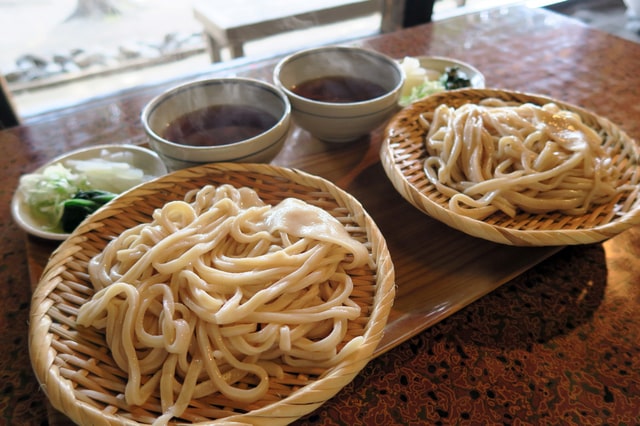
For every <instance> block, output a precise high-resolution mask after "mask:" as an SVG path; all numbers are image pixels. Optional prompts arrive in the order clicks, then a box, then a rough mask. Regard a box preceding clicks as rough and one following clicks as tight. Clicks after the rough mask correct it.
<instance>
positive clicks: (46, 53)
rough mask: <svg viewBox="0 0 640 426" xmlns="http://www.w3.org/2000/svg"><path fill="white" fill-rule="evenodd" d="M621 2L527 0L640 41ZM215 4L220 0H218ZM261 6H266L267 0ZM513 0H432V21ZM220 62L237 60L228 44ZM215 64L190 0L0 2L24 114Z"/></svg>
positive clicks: (299, 39) (318, 32) (314, 31)
mask: <svg viewBox="0 0 640 426" xmlns="http://www.w3.org/2000/svg"><path fill="white" fill-rule="evenodd" d="M625 1H635V0H555V1H554V0H548V1H544V0H531V1H527V2H525V3H527V4H528V5H531V6H533V7H549V8H551V9H554V10H556V11H558V12H560V13H565V14H568V15H572V16H574V17H576V18H578V19H580V20H582V21H584V22H585V23H588V24H590V25H593V26H596V27H599V28H601V29H603V30H604V31H607V32H610V33H613V34H616V35H619V36H621V37H625V38H628V39H630V40H634V41H638V42H640V36H639V29H640V26H639V25H638V22H640V21H638V18H637V17H636V16H634V15H633V14H632V13H630V11H629V9H628V8H627V5H626V4H625V3H624V2H625ZM213 3H215V2H213ZM257 3H258V2H256V1H255V0H254V1H253V2H252V4H253V5H255V4H257ZM262 3H267V4H268V3H269V0H264V1H263V2H262ZM510 3H522V1H515V0H436V2H435V5H434V9H433V15H432V19H433V20H439V19H446V18H447V17H450V16H453V15H456V14H462V13H466V12H468V11H470V10H474V11H475V10H478V9H483V8H494V7H500V6H503V5H507V4H510ZM380 20H381V16H380V14H379V13H373V14H371V15H370V16H364V17H360V18H356V19H349V20H347V21H343V22H338V23H335V24H330V25H325V26H322V27H319V26H314V25H310V27H309V28H308V29H304V30H299V31H297V33H298V34H296V36H295V37H291V35H290V34H285V35H274V36H271V37H269V38H267V39H262V40H255V41H250V42H248V43H247V44H246V45H245V46H244V54H245V56H246V57H248V58H256V57H269V56H273V55H276V54H278V53H285V52H289V51H292V50H296V49H299V48H303V47H306V46H310V45H313V44H321V43H330V42H341V41H346V40H348V39H349V38H354V37H360V36H363V35H369V34H371V35H373V34H375V33H377V32H379V31H380V25H381V22H380ZM221 55H222V58H221V59H222V61H226V60H229V59H231V53H230V52H229V51H228V50H225V49H223V50H222V52H221ZM210 66H212V63H211V58H210V55H209V54H208V52H207V46H206V41H205V38H204V37H203V26H202V23H201V22H199V21H198V20H196V19H195V17H194V5H193V2H192V1H178V0H0V72H1V73H2V75H3V77H4V80H5V85H6V90H8V92H9V93H11V96H12V99H13V103H14V107H15V109H16V110H17V113H18V115H19V116H20V117H22V118H23V119H25V120H28V118H29V117H31V116H35V115H37V114H39V113H41V112H44V111H48V110H52V109H56V108H62V107H64V106H68V105H73V104H77V103H78V102H81V101H83V100H87V99H90V98H94V97H99V96H102V95H104V94H109V93H113V92H115V91H120V90H126V89H127V88H130V87H135V86H138V85H143V84H154V83H159V82H161V81H165V80H167V79H170V78H172V77H176V76H180V75H185V74H188V73H196V72H199V71H203V72H204V71H206V70H207V67H210Z"/></svg>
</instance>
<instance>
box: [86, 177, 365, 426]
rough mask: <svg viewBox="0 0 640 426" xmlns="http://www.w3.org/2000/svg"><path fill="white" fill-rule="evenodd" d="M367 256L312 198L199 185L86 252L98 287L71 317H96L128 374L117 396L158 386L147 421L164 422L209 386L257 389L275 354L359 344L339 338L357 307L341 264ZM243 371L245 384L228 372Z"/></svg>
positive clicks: (281, 357) (335, 358)
mask: <svg viewBox="0 0 640 426" xmlns="http://www.w3.org/2000/svg"><path fill="white" fill-rule="evenodd" d="M372 262H373V261H372V259H371V256H370V255H369V252H368V250H367V248H366V247H365V245H364V244H363V243H360V242H359V241H357V240H356V239H354V238H352V237H351V236H350V235H349V233H348V232H347V230H346V228H345V227H344V226H343V225H342V224H341V223H340V222H339V221H338V220H337V219H335V218H334V217H333V216H331V215H330V214H329V213H328V212H326V211H324V210H322V209H320V208H318V207H314V206H312V205H310V204H308V203H305V202H303V201H300V200H297V199H292V198H290V199H286V200H284V201H282V202H281V203H279V204H278V205H276V206H270V205H267V204H265V203H264V202H263V201H262V200H261V199H260V198H259V197H258V195H257V193H256V192H255V191H253V190H251V189H248V188H240V189H236V188H234V187H232V186H230V185H222V186H219V187H213V186H205V187H203V188H202V189H200V190H197V191H196V190H194V191H191V192H190V193H189V194H187V196H186V197H185V200H184V201H173V202H169V203H167V204H166V205H165V206H164V207H162V208H160V209H157V210H156V211H155V212H154V213H153V220H152V222H150V223H144V224H140V225H138V226H136V227H133V228H131V229H128V230H126V231H125V232H123V233H122V234H121V235H120V236H118V237H117V238H115V239H114V240H112V241H111V242H110V243H109V244H108V245H107V246H106V247H105V249H104V250H103V251H102V252H101V253H100V254H98V255H97V256H96V257H94V258H93V259H92V260H91V261H90V264H89V273H90V278H91V282H92V284H93V285H94V287H95V289H96V293H95V295H94V296H93V297H92V299H91V300H89V301H88V302H87V303H85V304H84V305H82V306H81V307H80V310H79V313H78V318H77V322H78V324H80V325H83V326H94V327H96V328H100V329H106V339H107V344H108V347H109V348H110V350H111V353H112V356H113V358H114V360H115V362H116V363H117V365H118V366H119V367H120V368H121V369H122V370H124V371H126V372H127V374H128V381H127V383H126V389H125V392H124V398H125V401H126V402H127V403H128V404H133V405H142V404H144V403H145V401H147V399H148V398H149V396H150V395H151V394H152V393H153V392H156V391H157V392H159V395H160V399H161V404H162V412H163V414H162V416H160V417H159V418H158V419H157V420H156V423H157V424H164V423H166V422H167V421H168V420H169V419H171V418H172V417H175V416H180V415H181V414H182V413H183V412H184V410H185V409H186V408H187V406H188V404H189V402H190V401H191V400H192V399H193V398H200V397H203V396H206V395H209V394H212V393H214V392H220V393H222V394H223V395H225V396H226V397H228V398H229V399H231V400H234V401H239V402H241V403H250V402H253V401H256V400H258V399H260V398H262V397H263V396H264V395H265V394H266V393H267V391H268V389H269V377H270V376H276V377H280V376H282V375H283V369H282V367H281V365H282V364H283V363H284V364H287V365H290V366H296V367H303V368H304V367H306V366H309V367H314V368H317V367H321V368H324V367H330V366H333V365H336V364H337V363H338V362H340V361H341V360H343V359H345V358H346V357H348V356H349V355H350V354H353V353H354V352H355V351H357V350H358V347H359V346H360V344H361V342H362V336H358V337H354V338H352V339H351V340H349V342H347V343H346V344H345V345H344V346H342V342H343V340H345V336H346V334H347V328H348V322H349V321H350V320H354V319H356V318H358V317H359V315H360V307H359V306H358V305H357V304H356V303H355V302H354V301H353V300H351V299H350V296H351V294H352V290H353V283H352V279H351V277H350V276H349V273H348V272H349V270H352V269H354V268H360V267H363V266H368V267H373V263H372ZM339 348H340V349H339ZM247 376H249V378H251V377H250V376H253V382H255V386H246V385H239V384H238V383H239V382H240V381H241V380H243V379H245V377H247ZM245 381H246V379H245Z"/></svg>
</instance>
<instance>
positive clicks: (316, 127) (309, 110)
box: [273, 46, 404, 142]
mask: <svg viewBox="0 0 640 426" xmlns="http://www.w3.org/2000/svg"><path fill="white" fill-rule="evenodd" d="M336 78H341V79H344V81H343V83H345V82H347V83H345V84H346V85H348V84H351V83H352V82H351V81H350V80H349V79H357V80H358V81H353V83H354V84H358V85H371V84H373V85H375V86H376V88H377V89H378V91H377V92H375V93H376V94H375V95H373V97H369V98H367V99H364V100H362V99H357V98H346V97H345V98H344V99H341V100H340V101H335V100H333V99H329V100H327V99H328V98H323V97H322V96H321V97H320V98H315V97H314V98H311V97H309V94H308V93H307V94H302V92H301V91H300V90H299V89H300V88H301V87H303V86H304V85H308V84H309V83H312V82H314V81H315V82H319V81H322V80H323V79H324V80H326V79H336ZM273 79H274V82H275V84H276V85H277V86H278V87H279V88H280V89H282V91H283V92H284V93H286V94H287V96H288V97H289V101H290V102H291V107H292V116H293V119H294V121H295V122H296V123H297V124H298V126H300V127H302V128H303V129H305V130H307V131H308V132H309V133H311V134H312V135H313V136H315V137H316V138H318V139H320V140H323V141H328V142H351V141H354V140H356V139H359V138H361V137H363V136H365V135H367V134H369V133H370V132H371V131H372V130H374V129H376V128H377V127H379V126H381V125H382V124H384V123H385V122H386V120H387V119H389V118H390V117H391V116H392V115H393V114H394V113H395V112H397V110H398V97H399V95H400V90H401V88H402V85H403V82H404V72H403V70H402V69H401V68H400V66H399V65H398V63H397V62H396V61H394V60H393V59H391V58H389V57H387V56H385V55H383V54H381V53H378V52H375V51H372V50H367V49H363V48H359V47H350V46H327V47H319V48H312V49H307V50H303V51H300V52H296V53H294V54H292V55H289V56H287V57H285V58H284V59H282V60H281V61H280V62H279V63H278V64H277V65H276V67H275V69H274V74H273ZM351 87H354V86H351ZM353 99H356V100H353Z"/></svg>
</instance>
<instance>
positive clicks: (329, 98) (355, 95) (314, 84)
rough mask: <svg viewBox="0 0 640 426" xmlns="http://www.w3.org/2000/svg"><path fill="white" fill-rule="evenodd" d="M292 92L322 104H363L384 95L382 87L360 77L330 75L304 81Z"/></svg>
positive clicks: (292, 89)
mask: <svg viewBox="0 0 640 426" xmlns="http://www.w3.org/2000/svg"><path fill="white" fill-rule="evenodd" d="M291 91H292V92H294V93H296V94H297V95H300V96H302V97H305V98H309V99H314V100H316V101H321V102H335V103H349V102H362V101H367V100H369V99H373V98H377V97H379V96H382V95H384V94H385V93H386V92H387V91H386V90H385V88H384V87H382V86H381V85H379V84H377V83H374V82H373V81H370V80H366V79H364V78H360V77H351V76H343V75H330V76H326V77H319V78H313V79H311V80H306V81H303V82H302V83H300V84H298V85H295V86H293V87H292V88H291Z"/></svg>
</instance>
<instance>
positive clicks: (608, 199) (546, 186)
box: [380, 89, 640, 246]
mask: <svg viewBox="0 0 640 426" xmlns="http://www.w3.org/2000/svg"><path fill="white" fill-rule="evenodd" d="M380 155H381V159H382V164H383V167H384V170H385V172H386V174H387V176H388V177H389V179H390V180H391V182H392V184H393V185H394V187H395V188H396V190H397V191H398V192H399V193H400V194H401V195H402V196H403V197H404V198H405V199H406V200H408V201H409V202H410V203H411V204H413V205H414V206H415V207H417V208H418V209H420V210H421V211H423V212H424V213H426V214H427V215H429V216H431V217H433V218H434V219H437V220H439V221H441V222H443V223H445V224H447V225H448V226H450V227H452V228H455V229H457V230H459V231H462V232H465V233H467V234H469V235H472V236H475V237H479V238H484V239H486V240H489V241H494V242H497V243H501V244H508V245H517V246H559V245H571V244H588V243H595V242H599V241H603V240H605V239H608V238H610V237H613V236H615V235H617V234H618V233H620V232H622V231H624V230H625V229H627V228H629V227H631V226H633V225H634V224H638V223H640V195H639V183H640V165H639V164H638V159H639V157H640V150H639V148H638V145H637V143H636V142H635V141H634V140H633V139H631V138H630V137H629V136H628V135H627V134H626V133H625V132H623V131H622V130H621V129H619V128H618V127H617V126H615V125H614V124H612V123H611V122H610V121H609V120H607V119H605V118H602V117H599V116H597V115H595V114H593V113H591V112H589V111H586V110H584V109H582V108H580V107H577V106H575V105H570V104H567V103H564V102H561V101H558V100H555V99H551V98H548V97H545V96H539V95H534V94H528V93H521V92H514V91H506V90H494V89H460V90H453V91H447V92H443V93H438V94H435V95H431V96H429V97H427V98H425V99H423V100H421V101H418V102H416V103H414V104H412V105H411V106H409V107H407V108H405V109H403V110H401V111H400V112H399V113H398V114H397V115H396V116H395V117H393V118H392V119H391V121H390V122H389V123H388V125H387V128H386V132H385V139H384V141H383V143H382V147H381V152H380Z"/></svg>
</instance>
